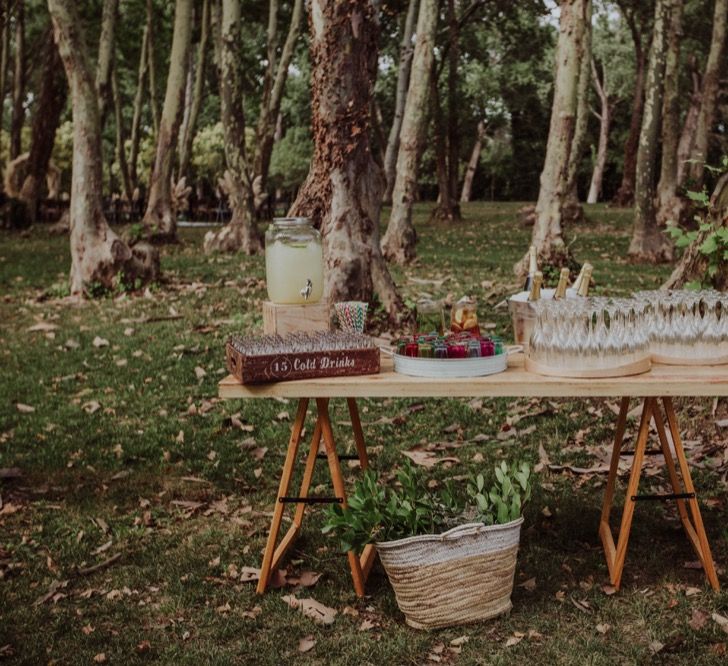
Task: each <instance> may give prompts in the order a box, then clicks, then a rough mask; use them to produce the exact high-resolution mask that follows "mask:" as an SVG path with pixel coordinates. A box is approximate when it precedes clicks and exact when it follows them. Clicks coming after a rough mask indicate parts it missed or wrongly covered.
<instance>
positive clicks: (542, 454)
mask: <svg viewBox="0 0 728 666" xmlns="http://www.w3.org/2000/svg"><path fill="white" fill-rule="evenodd" d="M550 464H551V458H549V455H548V453H546V449H545V448H544V447H543V444H539V445H538V462H537V463H536V465H535V466H534V468H533V471H534V472H537V473H538V472H541V471H543V470H544V469H545V468H546V467H548V466H549V465H550Z"/></svg>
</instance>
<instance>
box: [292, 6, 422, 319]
mask: <svg viewBox="0 0 728 666" xmlns="http://www.w3.org/2000/svg"><path fill="white" fill-rule="evenodd" d="M425 4H426V1H425ZM309 16H310V19H309V25H310V32H311V38H310V48H311V62H312V75H311V93H312V105H311V106H312V122H313V137H314V156H313V160H312V162H311V170H310V171H309V174H308V177H307V179H306V182H305V183H304V185H303V186H302V187H301V189H300V190H299V193H298V197H297V198H296V201H295V203H294V205H293V207H292V209H291V214H292V215H305V216H308V217H310V218H312V220H313V221H314V223H315V224H316V225H317V226H319V228H320V229H321V233H322V235H323V242H324V262H325V268H326V271H325V275H326V285H325V297H326V298H327V299H328V300H329V301H331V302H335V301H347V300H362V301H371V300H372V298H373V297H374V295H375V294H376V295H377V296H378V297H379V301H380V302H381V304H382V306H383V308H384V310H385V311H386V312H387V313H388V314H389V316H390V318H392V319H396V318H398V317H399V316H400V315H401V313H402V311H403V308H404V304H403V302H402V299H401V298H400V296H399V294H398V292H397V288H396V286H395V284H394V281H393V280H392V278H391V276H390V274H389V271H388V269H387V265H386V263H385V261H384V257H383V256H382V254H381V252H380V249H379V214H380V210H381V205H382V194H383V191H384V175H383V172H382V169H381V167H379V166H378V165H377V164H376V162H375V161H374V160H373V159H372V154H371V147H370V131H371V121H370V117H369V114H370V108H371V104H370V101H371V97H372V94H373V81H374V78H375V76H376V67H377V33H378V20H377V5H376V4H375V3H374V2H372V1H371V0H350V1H349V2H346V3H344V2H338V1H337V0H312V2H311V11H310V14H309ZM430 48H431V47H430ZM413 80H414V77H413Z"/></svg>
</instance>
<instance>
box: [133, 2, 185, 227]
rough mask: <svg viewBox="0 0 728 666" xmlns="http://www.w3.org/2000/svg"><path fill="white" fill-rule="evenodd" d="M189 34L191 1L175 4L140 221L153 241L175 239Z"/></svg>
mask: <svg viewBox="0 0 728 666" xmlns="http://www.w3.org/2000/svg"><path fill="white" fill-rule="evenodd" d="M191 32H192V0H176V4H175V11H174V37H173V39H172V51H171V53H170V56H169V73H168V74H167V91H166V93H165V96H164V107H163V109H162V116H161V118H160V120H159V133H158V134H157V152H156V156H155V158H154V167H153V169H152V175H151V178H150V182H149V200H148V202H147V210H146V213H145V214H144V220H143V225H144V229H145V233H146V234H147V235H148V236H149V237H150V238H153V239H154V240H157V241H174V240H176V237H177V219H176V213H175V211H174V210H173V208H172V168H173V166H174V156H175V152H176V151H175V149H176V147H177V135H178V132H179V126H180V123H181V122H182V111H183V108H182V105H183V101H184V94H185V78H186V75H187V72H186V67H187V64H188V53H189V48H190V36H191ZM150 35H151V33H150ZM150 71H151V70H150Z"/></svg>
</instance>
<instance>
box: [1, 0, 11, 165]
mask: <svg viewBox="0 0 728 666" xmlns="http://www.w3.org/2000/svg"><path fill="white" fill-rule="evenodd" d="M5 4H6V7H5V12H4V16H5V20H4V21H3V29H2V46H1V47H0V127H4V126H5V92H6V89H7V83H8V60H9V59H10V6H9V4H8V3H7V2H6V3H5ZM2 152H3V151H2V132H0V155H2ZM4 171H5V164H4V160H3V159H2V158H1V157H0V174H2V173H4Z"/></svg>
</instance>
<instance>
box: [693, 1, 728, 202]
mask: <svg viewBox="0 0 728 666" xmlns="http://www.w3.org/2000/svg"><path fill="white" fill-rule="evenodd" d="M726 23H728V0H715V12H714V14H713V36H712V38H711V40H710V51H709V52H708V60H707V62H706V63H705V73H704V74H703V91H702V95H701V104H700V113H699V114H698V122H697V127H696V130H695V143H694V144H693V150H692V154H691V156H690V157H691V163H690V166H689V173H690V178H691V180H692V181H693V184H692V185H691V187H692V189H695V190H700V189H702V187H703V181H704V179H705V162H706V160H707V159H708V149H709V147H710V146H709V143H710V135H711V132H712V131H713V123H714V122H715V111H716V108H717V105H718V90H719V89H720V74H721V68H722V67H723V60H724V57H723V53H724V51H725V40H726V37H725V35H726Z"/></svg>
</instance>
